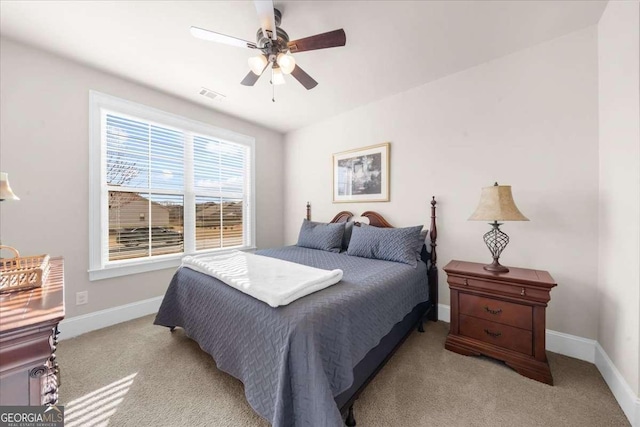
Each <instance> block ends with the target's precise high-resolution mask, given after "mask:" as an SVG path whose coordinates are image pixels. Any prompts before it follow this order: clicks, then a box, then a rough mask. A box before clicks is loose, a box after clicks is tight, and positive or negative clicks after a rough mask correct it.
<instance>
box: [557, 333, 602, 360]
mask: <svg viewBox="0 0 640 427" xmlns="http://www.w3.org/2000/svg"><path fill="white" fill-rule="evenodd" d="M545 341H546V343H547V345H546V347H547V350H549V351H552V352H554V353H559V354H564V355H565V356H569V357H573V358H576V359H580V360H584V361H586V362H589V363H594V362H595V360H596V344H598V342H597V341H596V340H590V339H588V338H582V337H578V336H575V335H569V334H565V333H562V332H557V331H552V330H550V329H547V333H546V337H545Z"/></svg>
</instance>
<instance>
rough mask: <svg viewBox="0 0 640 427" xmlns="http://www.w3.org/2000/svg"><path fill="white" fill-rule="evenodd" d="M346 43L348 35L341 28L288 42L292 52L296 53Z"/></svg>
mask: <svg viewBox="0 0 640 427" xmlns="http://www.w3.org/2000/svg"><path fill="white" fill-rule="evenodd" d="M346 43H347V35H346V34H345V33H344V30H343V29H342V28H341V29H339V30H334V31H329V32H328V33H322V34H316V35H315V36H311V37H305V38H303V39H298V40H293V41H290V42H289V43H287V46H288V47H289V50H290V51H291V52H292V53H296V52H305V51H308V50H317V49H326V48H329V47H338V46H344V45H345V44H346Z"/></svg>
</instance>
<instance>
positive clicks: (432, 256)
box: [307, 196, 438, 321]
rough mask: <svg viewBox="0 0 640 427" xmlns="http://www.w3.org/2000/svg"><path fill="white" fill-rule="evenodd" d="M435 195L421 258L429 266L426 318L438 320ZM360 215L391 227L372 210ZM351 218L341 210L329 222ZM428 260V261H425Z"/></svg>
mask: <svg viewBox="0 0 640 427" xmlns="http://www.w3.org/2000/svg"><path fill="white" fill-rule="evenodd" d="M436 203H437V202H436V197H435V196H433V197H432V198H431V221H430V223H429V240H430V244H429V246H430V248H429V251H428V252H427V251H425V250H424V248H423V250H422V254H421V256H422V260H423V261H424V262H426V263H427V265H428V266H429V268H428V270H427V277H428V281H429V299H430V301H431V303H432V304H433V306H432V307H431V310H430V311H429V314H428V318H429V319H430V320H434V321H437V320H438V266H437V263H438V255H437V252H436V246H438V245H437V243H436V240H437V239H438V228H437V226H436ZM360 216H361V217H366V218H368V219H369V225H372V226H374V227H381V228H393V226H392V225H391V224H389V222H388V221H387V220H386V219H384V217H383V216H382V215H380V214H379V213H377V212H374V211H366V212H363V213H362V215H360ZM351 218H353V214H352V213H351V212H349V211H341V212H338V214H336V216H334V217H333V219H332V220H331V221H330V222H331V223H339V222H348V221H349V220H350V219H351ZM307 219H308V220H309V221H311V203H309V202H307ZM427 261H428V262H427Z"/></svg>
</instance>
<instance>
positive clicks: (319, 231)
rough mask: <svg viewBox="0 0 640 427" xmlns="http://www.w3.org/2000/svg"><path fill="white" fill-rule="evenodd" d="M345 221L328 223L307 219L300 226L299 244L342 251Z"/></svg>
mask: <svg viewBox="0 0 640 427" xmlns="http://www.w3.org/2000/svg"><path fill="white" fill-rule="evenodd" d="M343 234H344V222H339V223H336V224H326V223H323V222H313V221H309V220H307V219H305V220H304V221H302V227H300V234H299V235H298V246H301V247H303V248H309V249H320V250H322V251H329V252H340V249H341V248H342V235H343Z"/></svg>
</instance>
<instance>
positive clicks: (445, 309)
mask: <svg viewBox="0 0 640 427" xmlns="http://www.w3.org/2000/svg"><path fill="white" fill-rule="evenodd" d="M438 320H439V321H441V322H447V323H451V307H450V306H448V305H444V304H438Z"/></svg>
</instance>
